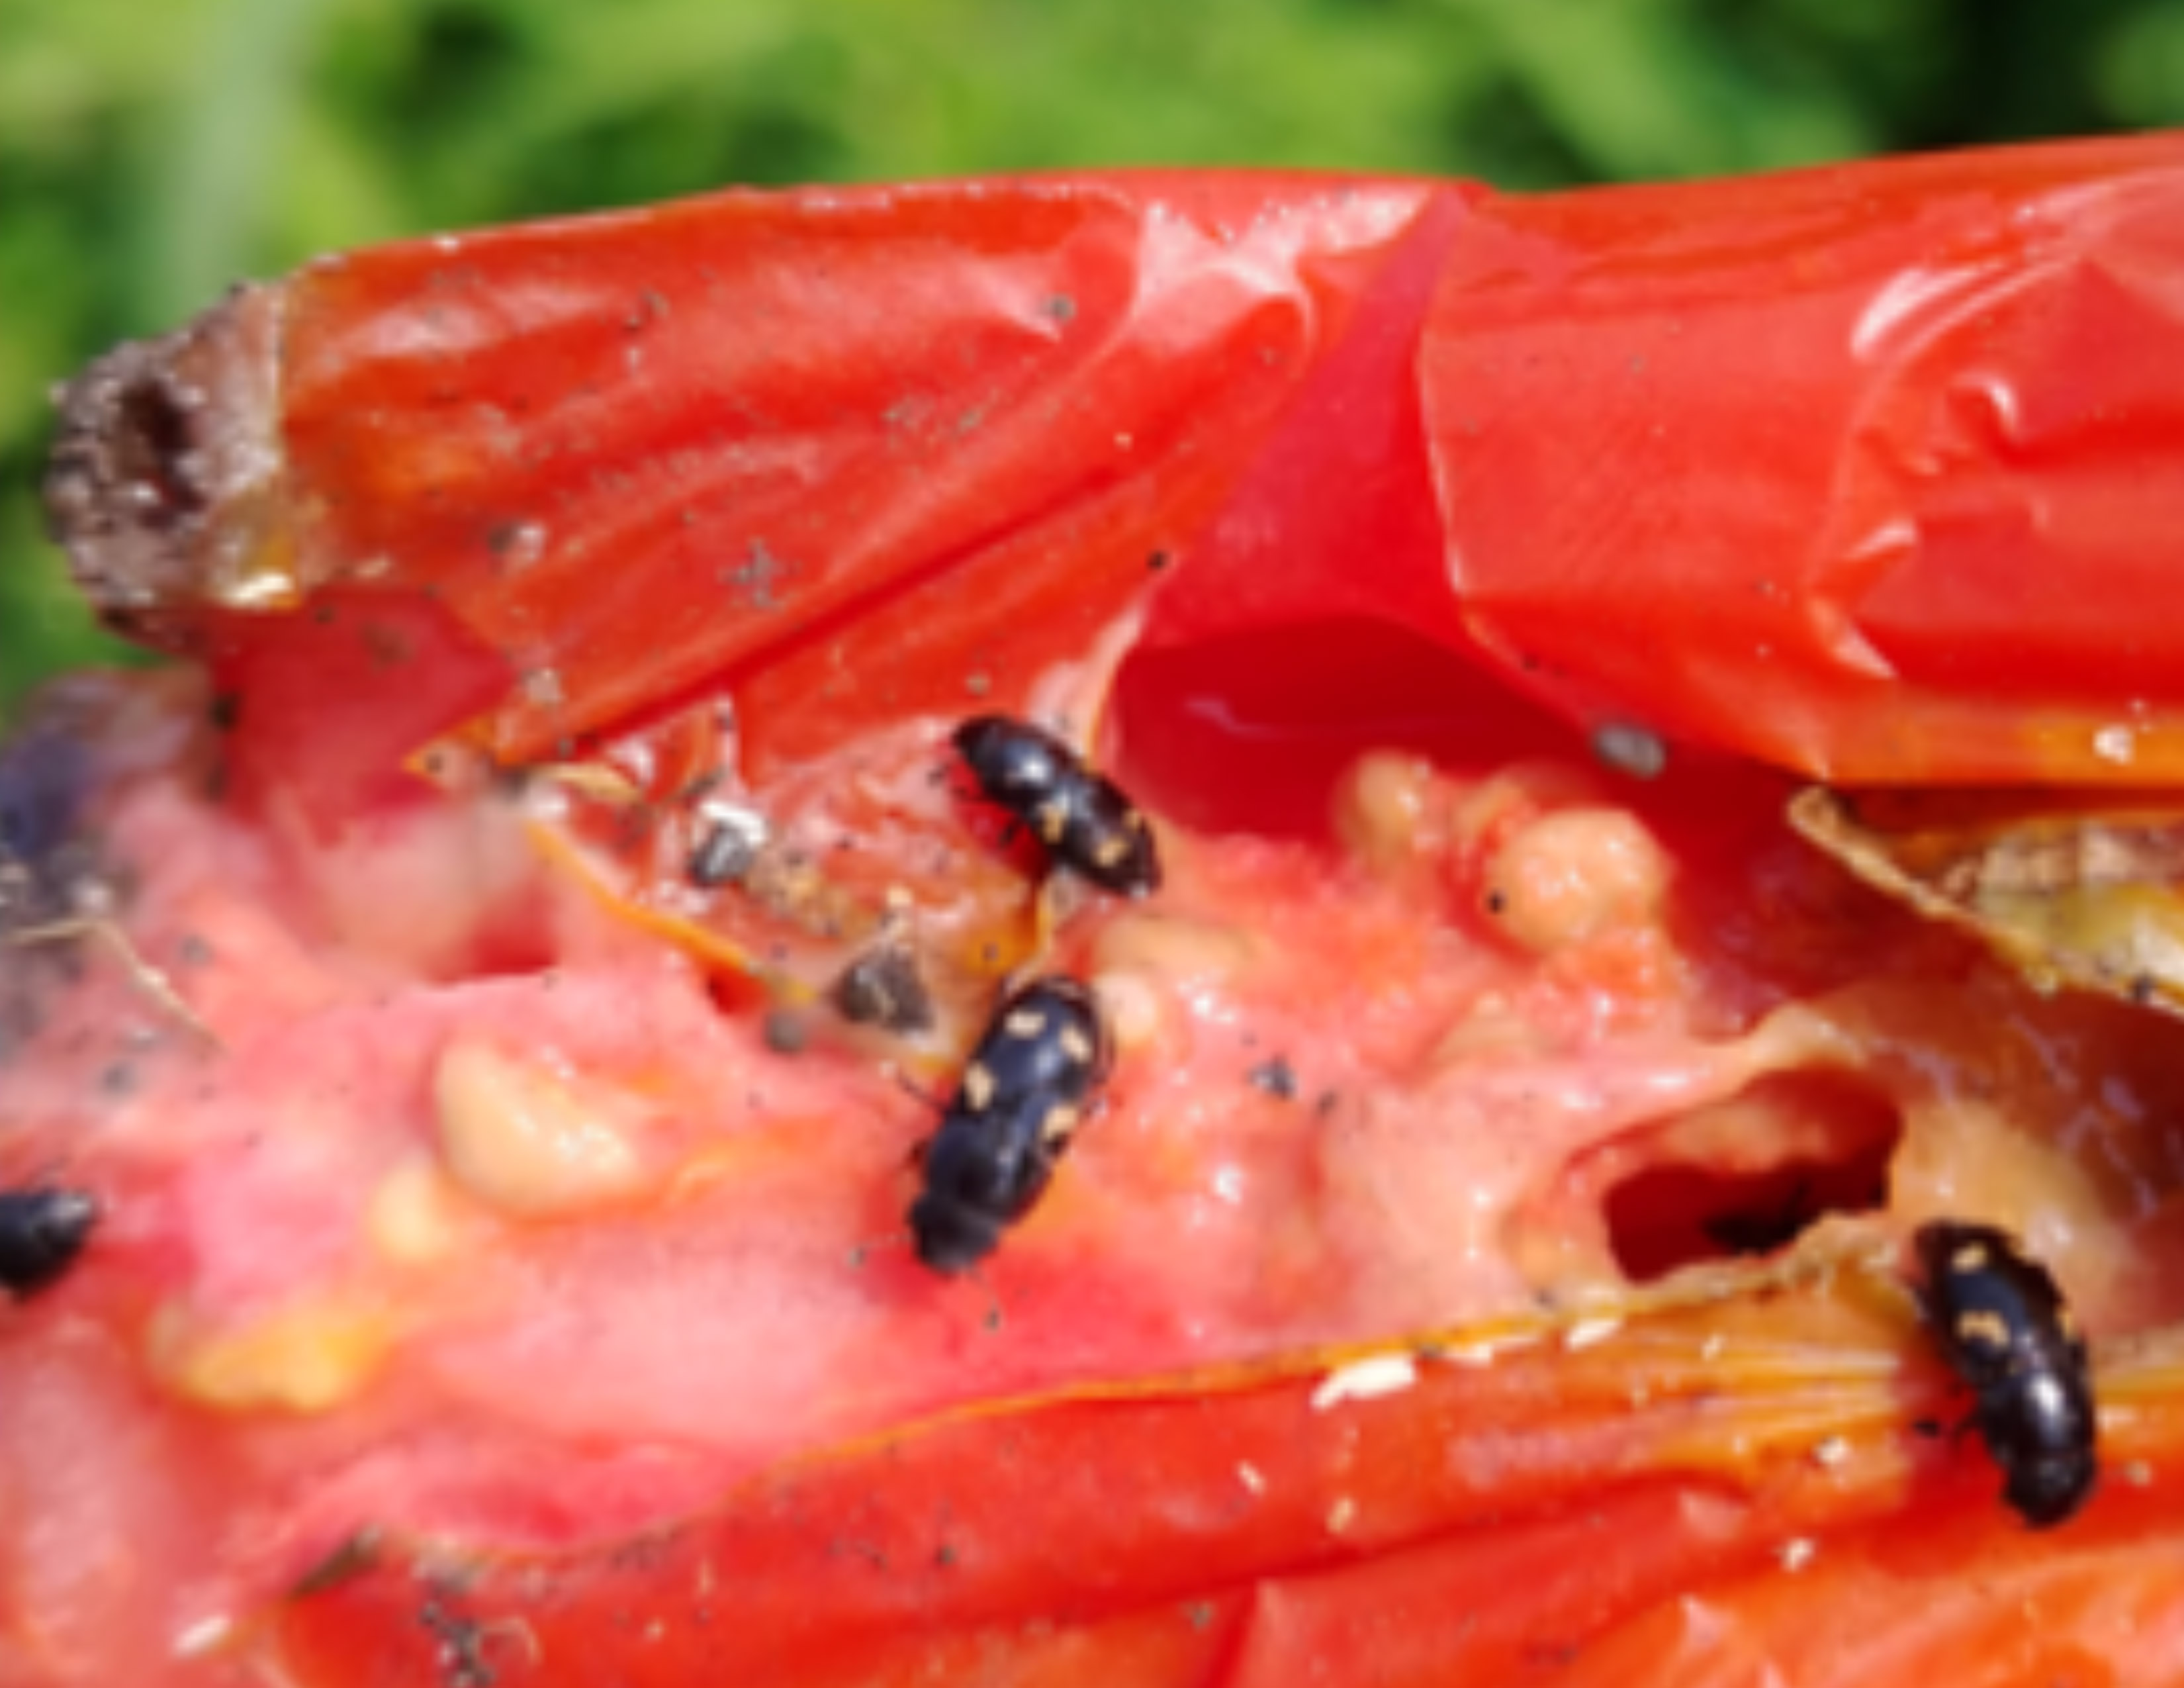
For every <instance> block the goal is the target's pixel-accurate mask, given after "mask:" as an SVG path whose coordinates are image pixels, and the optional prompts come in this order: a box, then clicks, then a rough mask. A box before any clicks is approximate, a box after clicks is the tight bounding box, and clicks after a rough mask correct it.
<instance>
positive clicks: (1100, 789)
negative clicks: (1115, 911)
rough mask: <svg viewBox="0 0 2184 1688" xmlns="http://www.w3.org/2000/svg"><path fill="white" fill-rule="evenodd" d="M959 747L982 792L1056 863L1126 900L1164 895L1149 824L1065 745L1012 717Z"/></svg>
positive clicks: (983, 726) (966, 735)
mask: <svg viewBox="0 0 2184 1688" xmlns="http://www.w3.org/2000/svg"><path fill="white" fill-rule="evenodd" d="M955 739H956V749H957V750H958V751H960V752H961V754H962V757H963V761H964V765H965V766H967V767H968V768H969V769H970V770H971V774H972V777H973V778H974V779H976V780H977V781H978V788H979V790H981V791H982V792H983V793H984V794H986V796H987V798H988V799H989V800H990V801H992V802H995V803H997V804H999V805H1000V806H1001V807H1002V808H1004V809H1006V810H1007V811H1009V813H1010V814H1011V815H1012V816H1015V817H1016V819H1017V821H1019V822H1022V824H1023V825H1024V826H1026V827H1029V828H1030V829H1031V830H1032V831H1033V832H1034V833H1036V834H1037V835H1038V837H1039V842H1040V843H1041V844H1045V846H1046V850H1047V853H1048V854H1049V855H1050V856H1052V857H1053V858H1054V860H1055V861H1058V862H1060V863H1061V865H1062V866H1066V867H1067V868H1069V869H1070V870H1071V871H1072V872H1075V873H1077V874H1078V875H1080V876H1081V877H1084V878H1086V879H1089V880H1090V881H1091V882H1092V883H1094V884H1095V885H1097V886H1100V888H1101V889H1104V890H1109V891H1117V892H1120V893H1121V894H1123V895H1124V896H1130V897H1141V896H1144V895H1145V894H1146V893H1147V892H1149V891H1156V890H1158V889H1160V882H1161V871H1160V858H1159V856H1158V855H1156V853H1155V850H1154V848H1153V834H1152V828H1151V827H1149V826H1147V825H1146V824H1145V816H1143V815H1142V814H1140V813H1139V811H1138V808H1137V805H1134V803H1132V802H1131V801H1130V799H1128V798H1127V797H1125V796H1124V795H1123V792H1122V788H1120V787H1119V786H1117V784H1116V783H1114V782H1113V781H1112V780H1111V779H1109V778H1108V777H1106V775H1104V774H1100V773H1095V772H1093V770H1092V769H1090V768H1089V767H1088V766H1085V764H1084V759H1083V758H1082V757H1080V756H1079V755H1078V754H1077V753H1076V752H1075V751H1074V750H1073V749H1070V748H1069V746H1068V745H1067V744H1063V743H1062V742H1061V739H1059V738H1056V737H1055V736H1054V735H1053V734H1052V733H1047V732H1045V731H1043V730H1042V729H1040V728H1039V727H1034V726H1032V725H1031V723H1030V722H1028V721H1017V720H1016V719H1015V718H1014V717H1012V716H1006V715H982V716H974V717H973V718H972V719H971V720H969V721H965V722H964V723H963V724H962V725H961V727H957V728H956V733H955Z"/></svg>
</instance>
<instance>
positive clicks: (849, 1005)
mask: <svg viewBox="0 0 2184 1688" xmlns="http://www.w3.org/2000/svg"><path fill="white" fill-rule="evenodd" d="M833 1000H834V1006H835V1007H836V1008H837V1009H838V1010H839V1011H840V1012H841V1015H842V1017H843V1018H844V1019H845V1020H849V1021H850V1022H854V1023H855V1024H857V1025H860V1026H877V1027H878V1028H880V1029H881V1030H883V1031H888V1032H894V1033H899V1034H900V1035H903V1036H909V1035H911V1034H912V1033H918V1032H927V1031H930V1030H932V1029H933V993H932V992H931V991H929V990H928V989H926V985H925V978H924V976H923V975H922V974H921V973H920V972H918V970H917V956H916V955H913V954H912V953H911V950H910V948H909V946H908V945H907V944H901V943H892V944H890V943H881V944H876V945H874V946H873V947H872V949H870V950H866V952H865V953H864V954H863V955H860V956H858V957H857V959H856V960H855V961H852V962H851V963H850V965H849V967H847V968H845V969H844V972H843V973H842V975H841V977H840V978H837V979H836V980H835V981H834V985H833Z"/></svg>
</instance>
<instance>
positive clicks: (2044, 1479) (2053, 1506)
mask: <svg viewBox="0 0 2184 1688" xmlns="http://www.w3.org/2000/svg"><path fill="white" fill-rule="evenodd" d="M1915 1241H1916V1247H1917V1250H1918V1254H1919V1264H1920V1265H1921V1266H1922V1267H1924V1268H1925V1274H1926V1289H1925V1295H1924V1297H1923V1298H1922V1299H1923V1300H1924V1301H1925V1309H1926V1317H1927V1318H1928V1320H1929V1321H1930V1322H1931V1323H1932V1325H1933V1328H1934V1334H1935V1337H1936V1340H1937V1341H1939V1343H1940V1344H1941V1348H1942V1357H1944V1358H1945V1359H1947V1361H1948V1362H1949V1366H1950V1368H1951V1369H1952V1370H1953V1371H1954V1372H1955V1373H1956V1374H1957V1375H1958V1377H1959V1378H1962V1379H1964V1382H1965V1383H1966V1384H1968V1385H1970V1389H1971V1390H1972V1393H1973V1394H1974V1396H1976V1397H1977V1401H1978V1405H1977V1407H1975V1410H1974V1412H1973V1420H1974V1422H1975V1423H1977V1424H1978V1426H1979V1429H1980V1435H1981V1436H1982V1437H1983V1438H1984V1439H1985V1440H1986V1446H1987V1451H1988V1453H1989V1454H1991V1455H1992V1457H1993V1459H1994V1462H1995V1463H1996V1464H1997V1465H1998V1466H2000V1467H2001V1468H2002V1472H2003V1479H2004V1482H2003V1491H2002V1492H2003V1499H2005V1500H2007V1501H2009V1504H2010V1505H2011V1506H2013V1507H2015V1508H2016V1509H2017V1512H2018V1514H2019V1516H2020V1517H2021V1518H2024V1520H2025V1523H2027V1524H2031V1525H2033V1526H2034V1527H2035V1528H2045V1527H2047V1526H2048V1525H2050V1524H2060V1523H2062V1522H2063V1521H2064V1519H2065V1518H2069V1517H2070V1515H2071V1514H2072V1513H2075V1512H2076V1511H2077V1510H2078V1508H2079V1507H2081V1506H2083V1505H2084V1504H2085V1501H2086V1497H2087V1496H2088V1495H2090V1494H2091V1493H2092V1489H2093V1482H2094V1479H2095V1477H2096V1475H2097V1474H2098V1463H2097V1461H2096V1459H2095V1457H2094V1435H2095V1429H2096V1418H2095V1413H2094V1410H2093V1391H2092V1382H2091V1380H2090V1379H2089V1376H2088V1373H2087V1362H2086V1344H2085V1340H2084V1338H2083V1337H2082V1336H2081V1335H2080V1334H2079V1332H2078V1327H2077V1323H2076V1322H2075V1320H2074V1319H2073V1318H2071V1317H2070V1307H2069V1306H2068V1305H2067V1304H2066V1303H2065V1302H2064V1300H2063V1292H2062V1291H2061V1290H2059V1288H2058V1287H2057V1286H2056V1283H2055V1280H2054V1279H2053V1277H2051V1276H2050V1275H2049V1274H2048V1269H2047V1268H2046V1267H2043V1266H2042V1265H2041V1264H2040V1263H2039V1262H2036V1261H2034V1260H2031V1259H2030V1258H2028V1257H2027V1256H2025V1252H2024V1251H2022V1250H2021V1249H2020V1248H2019V1247H2018V1245H2017V1242H2016V1240H2015V1239H2014V1238H2013V1237H2012V1236H2011V1235H2010V1234H2009V1233H2008V1232H2007V1231H2003V1230H2000V1229H1997V1228H1996V1227H1994V1226H1992V1225H1977V1224H1969V1223H1960V1222H1957V1221H1953V1220H1939V1221H1936V1222H1935V1223H1932V1224H1929V1225H1923V1226H1921V1227H1920V1228H1919V1233H1918V1236H1917V1238H1916V1240H1915Z"/></svg>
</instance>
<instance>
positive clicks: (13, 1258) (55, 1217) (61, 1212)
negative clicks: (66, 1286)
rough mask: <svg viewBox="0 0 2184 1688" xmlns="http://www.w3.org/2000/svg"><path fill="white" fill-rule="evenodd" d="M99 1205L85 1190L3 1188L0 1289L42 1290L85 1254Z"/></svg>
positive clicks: (16, 1291) (17, 1291)
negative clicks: (80, 1255) (85, 1247)
mask: <svg viewBox="0 0 2184 1688" xmlns="http://www.w3.org/2000/svg"><path fill="white" fill-rule="evenodd" d="M97 1221H98V1203H97V1201H93V1200H92V1198H91V1197H90V1196H89V1195H86V1194H85V1193H84V1192H83V1191H81V1190H80V1189H45V1188H40V1189H0V1288H5V1289H7V1290H9V1291H11V1292H12V1293H14V1294H15V1295H30V1294H31V1293H32V1292H33V1291H35V1290H42V1289H44V1288H45V1287H46V1286H47V1284H51V1283H53V1281H54V1280H55V1279H58V1278H59V1276H60V1275H61V1273H64V1272H65V1271H67V1270H68V1268H69V1265H70V1262H72V1261H74V1260H75V1257H76V1256H77V1255H78V1254H80V1253H81V1252H82V1250H83V1245H84V1241H85V1240H86V1238H87V1237H89V1236H90V1235H91V1228H92V1226H93V1225H94V1224H96V1223H97Z"/></svg>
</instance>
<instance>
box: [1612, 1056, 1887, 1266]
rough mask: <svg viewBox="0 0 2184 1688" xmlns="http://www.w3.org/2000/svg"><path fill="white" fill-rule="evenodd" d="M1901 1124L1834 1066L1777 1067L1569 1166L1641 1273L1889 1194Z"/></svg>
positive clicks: (1774, 1242) (1763, 1249)
mask: <svg viewBox="0 0 2184 1688" xmlns="http://www.w3.org/2000/svg"><path fill="white" fill-rule="evenodd" d="M1902 1137H1903V1120H1902V1118H1901V1117H1900V1116H1899V1115H1898V1114H1897V1111H1896V1109H1895V1107H1894V1106H1893V1105H1892V1103H1891V1102H1890V1101H1889V1100H1888V1099H1887V1098H1886V1096H1884V1095H1880V1094H1878V1093H1877V1092H1875V1091H1874V1090H1873V1089H1870V1088H1869V1087H1868V1086H1866V1085H1864V1084H1861V1083H1860V1082H1858V1080H1856V1079H1853V1078H1848V1077H1846V1076H1845V1075H1842V1074H1840V1073H1831V1072H1795V1073H1779V1074H1775V1075H1774V1076H1772V1077H1769V1078H1764V1079H1762V1080H1760V1081H1759V1082H1758V1083H1757V1084H1753V1085H1752V1086H1751V1087H1750V1088H1749V1089H1747V1090H1745V1091H1743V1092H1742V1093H1741V1094H1740V1095H1736V1096H1734V1097H1731V1098H1730V1100H1727V1101H1725V1102H1723V1103H1721V1104H1719V1106H1714V1107H1712V1108H1707V1109H1702V1110H1701V1111H1698V1112H1697V1113H1694V1114H1691V1115H1689V1116H1687V1117H1684V1118H1682V1119H1679V1120H1676V1121H1674V1122H1673V1123H1669V1124H1666V1125H1663V1126H1660V1127H1658V1128H1653V1129H1652V1130H1650V1131H1647V1132H1645V1133H1643V1134H1640V1135H1639V1136H1638V1137H1636V1138H1635V1139H1632V1138H1624V1139H1618V1140H1617V1141H1616V1142H1615V1143H1613V1144H1609V1145H1603V1146H1602V1148H1600V1149H1598V1150H1595V1151H1593V1153H1592V1154H1591V1155H1590V1156H1585V1158H1584V1159H1583V1160H1582V1161H1581V1162H1580V1164H1579V1165H1578V1166H1577V1167H1574V1168H1573V1171H1572V1173H1571V1181H1572V1183H1573V1184H1574V1185H1575V1186H1576V1187H1577V1188H1578V1189H1579V1190H1580V1191H1586V1192H1597V1199H1598V1201H1599V1202H1600V1212H1601V1214H1602V1218H1603V1220H1604V1222H1605V1224H1606V1227H1607V1245H1608V1248H1609V1250H1610V1251H1611V1252H1612V1253H1613V1256H1614V1257H1615V1262H1616V1264H1617V1266H1618V1267H1620V1268H1621V1270H1622V1271H1623V1273H1624V1276H1626V1277H1627V1278H1629V1279H1631V1280H1632V1281H1633V1282H1634V1283H1641V1284H1643V1283H1649V1282H1651V1281H1652V1280H1653V1279H1658V1278H1663V1277H1666V1276H1667V1275H1668V1274H1669V1273H1672V1272H1674V1271H1676V1270H1678V1269H1679V1268H1680V1267H1686V1266H1692V1265H1697V1264H1699V1263H1701V1262H1707V1261H1719V1260H1729V1259H1735V1258H1738V1257H1750V1256H1761V1255H1769V1254H1773V1253H1775V1252H1776V1251H1778V1250H1780V1249H1784V1248H1787V1247H1788V1246H1789V1245H1791V1244H1792V1243H1794V1242H1795V1241H1796V1240H1797V1239H1798V1238H1799V1237H1800V1236H1802V1235H1803V1234H1804V1233H1805V1232H1806V1231H1808V1229H1810V1228H1812V1227H1813V1226H1814V1225H1816V1224H1818V1223H1819V1222H1820V1221H1821V1220H1822V1219H1824V1218H1825V1217H1828V1216H1829V1215H1830V1214H1832V1213H1864V1212H1873V1211H1875V1210H1876V1209H1878V1208H1880V1207H1882V1206H1886V1203H1887V1200H1888V1167H1889V1162H1890V1161H1891V1160H1892V1158H1893V1157H1894V1156H1895V1153H1896V1147H1897V1143H1898V1142H1899V1141H1900V1140H1901V1139H1902Z"/></svg>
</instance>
